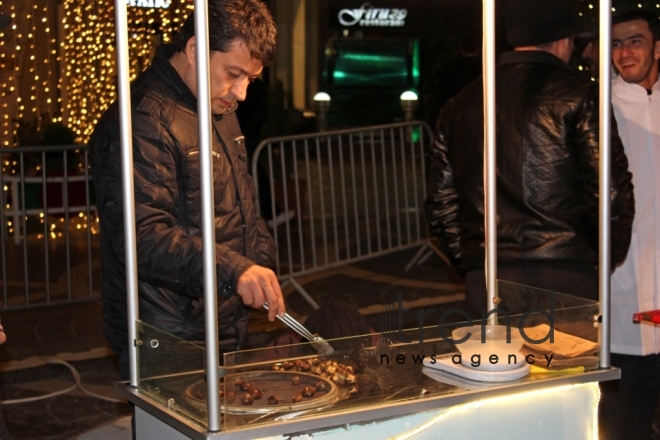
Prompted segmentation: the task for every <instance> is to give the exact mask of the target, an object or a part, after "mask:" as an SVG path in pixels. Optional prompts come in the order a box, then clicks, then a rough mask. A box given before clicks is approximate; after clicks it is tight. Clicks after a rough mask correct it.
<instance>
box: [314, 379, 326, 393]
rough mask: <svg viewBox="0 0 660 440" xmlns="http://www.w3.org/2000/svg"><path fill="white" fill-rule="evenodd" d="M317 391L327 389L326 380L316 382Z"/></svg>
mask: <svg viewBox="0 0 660 440" xmlns="http://www.w3.org/2000/svg"><path fill="white" fill-rule="evenodd" d="M316 391H325V382H323V381H322V380H320V381H318V382H316Z"/></svg>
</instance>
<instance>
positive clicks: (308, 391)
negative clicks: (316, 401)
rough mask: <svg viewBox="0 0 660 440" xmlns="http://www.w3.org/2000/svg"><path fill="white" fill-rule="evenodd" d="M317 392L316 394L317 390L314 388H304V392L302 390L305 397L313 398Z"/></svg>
mask: <svg viewBox="0 0 660 440" xmlns="http://www.w3.org/2000/svg"><path fill="white" fill-rule="evenodd" d="M315 392H316V390H315V389H314V388H312V387H305V388H303V390H302V395H303V397H312V396H313V395H314V393H315Z"/></svg>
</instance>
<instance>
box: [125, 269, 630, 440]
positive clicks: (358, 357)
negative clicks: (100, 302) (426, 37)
mask: <svg viewBox="0 0 660 440" xmlns="http://www.w3.org/2000/svg"><path fill="white" fill-rule="evenodd" d="M498 288H499V290H498V298H499V303H498V307H497V309H494V310H491V311H488V313H487V312H486V311H484V314H483V318H484V319H482V320H471V319H469V316H468V315H467V313H466V312H464V311H463V310H461V309H449V310H446V311H445V312H444V313H443V314H442V316H441V317H440V319H439V322H438V324H437V325H433V326H418V327H417V328H407V329H402V328H401V325H400V322H401V314H400V310H399V309H398V308H397V307H392V308H389V309H388V310H386V311H385V312H383V313H382V314H381V316H380V320H381V324H382V325H381V326H380V327H381V329H382V330H383V331H382V332H380V333H373V334H369V335H360V336H354V337H350V338H343V339H333V340H329V341H328V343H329V346H330V347H331V349H330V350H323V349H322V348H323V347H321V351H320V352H319V351H318V348H319V347H318V346H317V347H316V348H315V346H313V345H312V344H310V343H301V344H296V345H287V346H276V347H265V348H260V349H254V350H244V351H237V352H231V353H226V354H224V357H223V365H221V366H220V367H219V369H220V370H219V371H220V377H221V379H220V386H219V389H218V390H217V392H218V393H219V396H220V406H221V429H222V432H224V433H232V432H245V430H246V429H247V430H256V431H254V432H253V434H254V435H256V432H259V431H260V430H272V429H273V427H277V430H278V431H277V432H278V433H280V434H284V433H287V432H288V433H291V432H302V431H309V430H312V431H313V430H315V429H324V428H328V427H331V426H334V425H338V424H342V423H349V422H350V423H362V422H365V421H369V420H375V419H381V418H387V417H393V416H396V415H397V414H398V415H404V414H414V413H418V412H419V411H423V410H431V409H434V408H447V407H451V406H453V405H456V404H460V403H465V402H470V401H474V400H475V399H483V398H486V397H492V396H502V395H510V394H512V393H517V392H521V391H529V390H538V389H540V388H544V387H554V386H558V385H566V384H579V383H586V382H597V381H599V380H607V379H612V378H616V375H617V374H618V371H617V370H616V369H607V370H599V369H598V357H597V356H598V349H597V347H598V341H597V335H598V328H597V322H598V319H597V315H598V303H596V302H593V301H588V300H584V299H580V298H576V297H573V296H569V295H564V294H561V293H556V292H549V291H544V290H540V289H535V288H531V287H527V286H521V285H516V284H512V283H506V282H499V285H498ZM423 313H424V311H423V310H422V311H420V316H421V321H423ZM489 319H490V320H491V321H490V322H489V323H490V324H494V323H495V322H494V321H493V320H495V321H496V323H497V324H498V325H499V326H502V327H503V328H505V329H506V328H508V329H510V331H511V334H512V335H514V338H515V337H521V336H522V337H523V338H524V339H525V340H524V345H523V346H522V348H512V350H511V351H512V353H510V354H507V355H503V356H500V357H499V359H494V358H493V357H492V354H490V353H486V354H485V355H484V356H480V357H479V358H475V357H474V355H472V356H470V357H469V358H468V356H465V357H462V356H458V355H459V354H461V353H462V351H461V350H462V347H461V345H459V344H457V343H455V341H452V332H453V331H454V330H456V329H460V328H464V327H467V326H474V325H476V326H480V325H481V324H484V325H486V321H487V320H489ZM139 338H140V343H139V383H138V390H137V392H136V393H134V394H136V395H142V396H143V397H145V398H147V399H149V400H150V401H151V402H153V404H154V406H155V407H156V408H158V407H160V409H161V410H162V411H164V412H167V413H170V414H175V415H176V416H177V417H179V418H181V419H183V420H185V421H187V422H188V423H190V424H191V425H192V426H194V427H195V429H196V430H198V431H199V432H200V433H201V432H204V431H205V429H206V427H207V420H208V418H207V405H206V394H207V385H206V382H205V370H204V365H205V350H204V347H203V346H200V345H197V344H194V343H191V342H188V341H183V340H181V339H178V338H176V337H174V336H172V335H169V334H166V333H164V332H162V331H160V330H158V329H155V328H153V327H150V326H148V325H146V324H144V323H139ZM487 342H489V341H486V343H487ZM463 352H465V353H467V352H466V351H465V349H463ZM493 360H495V362H493ZM305 421H307V422H308V423H302V424H299V425H298V427H297V428H296V427H295V426H296V425H295V424H293V425H292V424H291V422H305ZM309 422H312V423H311V424H310V423H309ZM285 426H286V428H285ZM292 430H293V431H292ZM296 430H298V431H296ZM285 431H286V432H285ZM269 432H272V431H269ZM201 438H203V437H201Z"/></svg>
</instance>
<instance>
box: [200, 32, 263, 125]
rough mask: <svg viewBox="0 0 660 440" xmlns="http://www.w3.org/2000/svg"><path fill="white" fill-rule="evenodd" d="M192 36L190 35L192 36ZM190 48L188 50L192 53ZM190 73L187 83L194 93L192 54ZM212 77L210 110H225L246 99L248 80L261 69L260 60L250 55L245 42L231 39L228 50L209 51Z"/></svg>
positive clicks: (257, 74)
mask: <svg viewBox="0 0 660 440" xmlns="http://www.w3.org/2000/svg"><path fill="white" fill-rule="evenodd" d="M191 40H192V39H191ZM192 44H193V49H192V51H191V52H189V53H193V54H194V40H193V42H192ZM188 63H189V64H190V67H191V69H190V73H191V75H190V76H189V77H188V85H189V86H190V89H191V90H193V93H195V96H197V93H196V90H197V80H196V74H195V72H196V71H197V68H196V64H195V58H194V55H192V56H190V55H189V57H188ZM209 70H210V78H211V112H212V113H213V114H221V113H224V112H225V111H226V110H227V109H229V108H231V107H233V106H234V105H235V103H236V101H243V100H245V95H246V92H247V87H248V84H249V83H250V81H251V80H253V79H254V78H256V77H257V76H259V74H260V73H261V71H262V70H263V65H262V64H261V61H259V60H257V59H255V58H252V56H251V55H250V52H249V51H248V49H247V47H246V46H245V43H243V41H241V40H235V41H234V42H232V43H231V44H230V45H229V47H228V51H227V52H219V51H211V55H210V58H209Z"/></svg>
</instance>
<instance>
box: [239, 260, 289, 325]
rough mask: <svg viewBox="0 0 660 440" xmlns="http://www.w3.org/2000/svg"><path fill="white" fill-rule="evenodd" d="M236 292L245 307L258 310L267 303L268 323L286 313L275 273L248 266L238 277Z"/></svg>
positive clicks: (261, 267)
mask: <svg viewBox="0 0 660 440" xmlns="http://www.w3.org/2000/svg"><path fill="white" fill-rule="evenodd" d="M236 292H237V293H238V294H239V295H240V296H241V299H242V300H243V304H245V305H246V306H251V307H253V308H255V309H258V308H261V307H263V305H264V303H268V319H269V320H270V321H274V320H275V316H276V315H279V316H280V317H282V316H284V313H285V312H286V309H285V307H284V298H283V297H282V289H280V283H279V282H278V281H277V276H275V272H273V271H272V270H270V269H268V268H266V267H263V266H257V265H256V264H255V265H253V266H250V267H249V268H248V269H247V270H246V271H245V272H243V273H242V274H241V276H240V277H238V281H236Z"/></svg>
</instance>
